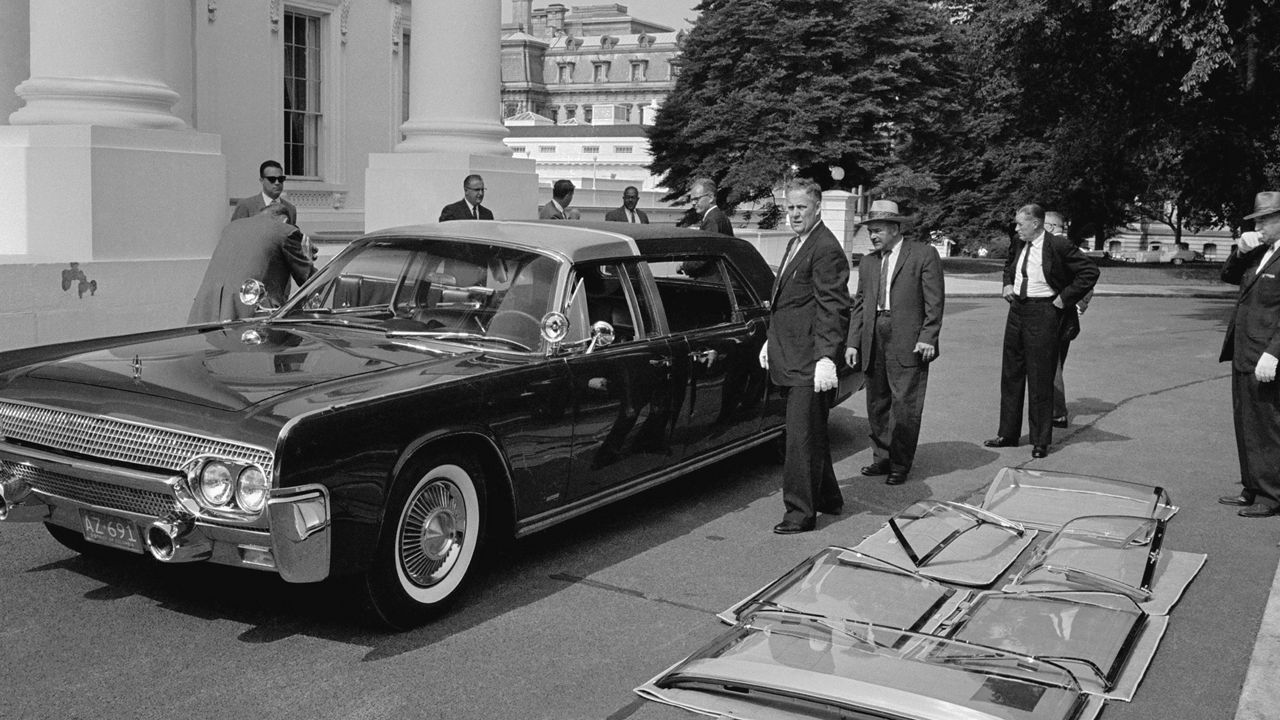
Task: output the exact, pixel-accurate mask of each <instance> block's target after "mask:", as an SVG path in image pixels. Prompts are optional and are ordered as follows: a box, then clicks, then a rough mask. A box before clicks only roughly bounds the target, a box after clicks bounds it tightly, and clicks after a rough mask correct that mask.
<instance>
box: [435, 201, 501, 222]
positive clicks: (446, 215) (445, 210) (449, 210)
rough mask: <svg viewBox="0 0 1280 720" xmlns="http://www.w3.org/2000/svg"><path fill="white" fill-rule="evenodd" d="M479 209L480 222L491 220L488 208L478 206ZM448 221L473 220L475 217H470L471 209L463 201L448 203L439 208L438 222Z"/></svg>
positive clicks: (491, 216) (491, 214)
mask: <svg viewBox="0 0 1280 720" xmlns="http://www.w3.org/2000/svg"><path fill="white" fill-rule="evenodd" d="M479 207H480V219H481V220H492V219H493V213H492V212H490V210H489V208H487V207H485V206H484V205H480V206H479ZM449 220H475V217H473V216H472V215H471V207H470V206H469V205H467V201H466V200H465V199H463V200H459V201H458V202H456V203H449V204H448V205H445V206H444V207H442V208H440V220H439V222H448V221H449Z"/></svg>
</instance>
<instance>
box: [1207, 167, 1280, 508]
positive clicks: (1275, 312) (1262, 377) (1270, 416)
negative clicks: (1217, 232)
mask: <svg viewBox="0 0 1280 720" xmlns="http://www.w3.org/2000/svg"><path fill="white" fill-rule="evenodd" d="M1244 219H1245V220H1253V221H1254V227H1255V229H1256V230H1257V232H1256V233H1244V234H1243V235H1241V237H1240V239H1239V240H1237V241H1236V246H1235V247H1233V248H1231V254H1230V255H1229V256H1227V261H1226V263H1225V264H1224V265H1223V266H1222V280H1223V282H1228V283H1231V284H1233V285H1239V286H1240V294H1239V295H1238V296H1237V298H1236V309H1235V313H1234V314H1233V315H1232V316H1231V322H1230V324H1229V325H1227V335H1226V337H1225V338H1224V339H1223V342H1222V354H1221V355H1220V356H1219V358H1218V359H1219V360H1220V361H1223V362H1226V361H1230V362H1231V414H1232V416H1233V417H1234V418H1235V426H1236V452H1237V454H1238V455H1239V457H1240V483H1241V484H1242V485H1243V486H1244V487H1243V489H1242V490H1241V491H1240V494H1239V495H1235V496H1229V497H1224V498H1220V499H1219V500H1218V502H1220V503H1222V504H1224V505H1237V506H1240V508H1241V509H1240V511H1239V512H1238V514H1239V515H1240V516H1241V517H1248V518H1259V517H1270V516H1272V515H1276V514H1280V388H1278V387H1277V383H1276V365H1277V358H1280V262H1277V260H1278V259H1280V246H1278V245H1277V243H1276V241H1277V240H1280V192H1260V193H1258V195H1257V197H1256V198H1254V202H1253V214H1251V215H1246V216H1245V217H1244Z"/></svg>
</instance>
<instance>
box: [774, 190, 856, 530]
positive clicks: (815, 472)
mask: <svg viewBox="0 0 1280 720" xmlns="http://www.w3.org/2000/svg"><path fill="white" fill-rule="evenodd" d="M821 202H822V189H821V188H820V187H819V186H818V184H817V183H815V182H813V181H812V180H795V181H792V182H791V183H789V184H788V186H787V188H786V209H787V219H788V221H789V222H790V224H791V229H792V230H794V231H795V232H796V237H794V238H792V239H791V242H790V243H788V244H787V251H786V253H785V254H784V255H783V262H782V266H781V269H780V270H779V272H778V277H777V279H776V280H775V281H774V285H773V297H772V300H771V302H770V306H769V335H768V339H767V340H766V341H765V344H764V347H763V348H761V350H760V365H761V366H762V367H764V368H765V369H766V370H768V371H769V380H770V382H772V383H773V384H774V385H777V386H778V387H780V388H781V389H782V392H783V393H785V395H786V401H787V410H786V413H787V414H786V424H787V442H786V459H785V461H784V463H783V477H782V500H783V504H784V506H785V513H784V515H783V516H782V522H780V523H778V524H777V525H775V526H774V528H773V531H774V532H775V533H778V534H780V535H789V534H792V533H801V532H808V531H810V530H813V529H814V527H815V526H816V524H817V513H819V512H823V513H827V514H831V515H839V514H840V513H841V512H843V511H844V498H843V497H842V496H841V494H840V486H839V484H837V482H836V475H835V470H834V468H833V467H832V463H831V445H830V438H828V436H827V415H828V413H829V412H830V408H831V403H832V401H833V400H834V393H835V390H836V386H837V384H838V379H837V377H836V363H837V362H839V361H840V359H841V357H842V355H843V349H842V346H843V345H844V340H845V336H846V335H847V334H848V332H849V261H848V260H846V259H845V257H844V250H843V249H842V248H841V247H840V243H839V241H837V240H836V237H835V235H833V234H832V233H831V231H830V230H828V229H827V226H826V225H824V224H823V223H822V220H821V219H820V217H819V212H820V211H819V207H820V204H821Z"/></svg>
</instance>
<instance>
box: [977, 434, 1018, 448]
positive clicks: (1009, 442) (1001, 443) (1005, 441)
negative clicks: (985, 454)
mask: <svg viewBox="0 0 1280 720" xmlns="http://www.w3.org/2000/svg"><path fill="white" fill-rule="evenodd" d="M982 444H983V445H985V446H987V447H1018V439H1017V438H1007V437H1005V436H1003V435H997V436H995V437H993V438H991V439H990V440H983V441H982Z"/></svg>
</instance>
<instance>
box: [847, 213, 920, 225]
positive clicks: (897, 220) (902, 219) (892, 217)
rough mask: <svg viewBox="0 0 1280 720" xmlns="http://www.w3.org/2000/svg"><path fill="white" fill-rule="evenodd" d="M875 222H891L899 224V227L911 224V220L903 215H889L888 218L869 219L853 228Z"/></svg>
mask: <svg viewBox="0 0 1280 720" xmlns="http://www.w3.org/2000/svg"><path fill="white" fill-rule="evenodd" d="M873 222H891V223H898V224H899V225H906V224H907V223H908V222H910V220H909V219H908V218H905V217H903V216H901V215H889V216H887V217H874V218H867V219H866V220H862V221H860V222H856V223H854V224H853V226H854V227H859V226H862V225H868V224H870V223H873Z"/></svg>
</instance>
